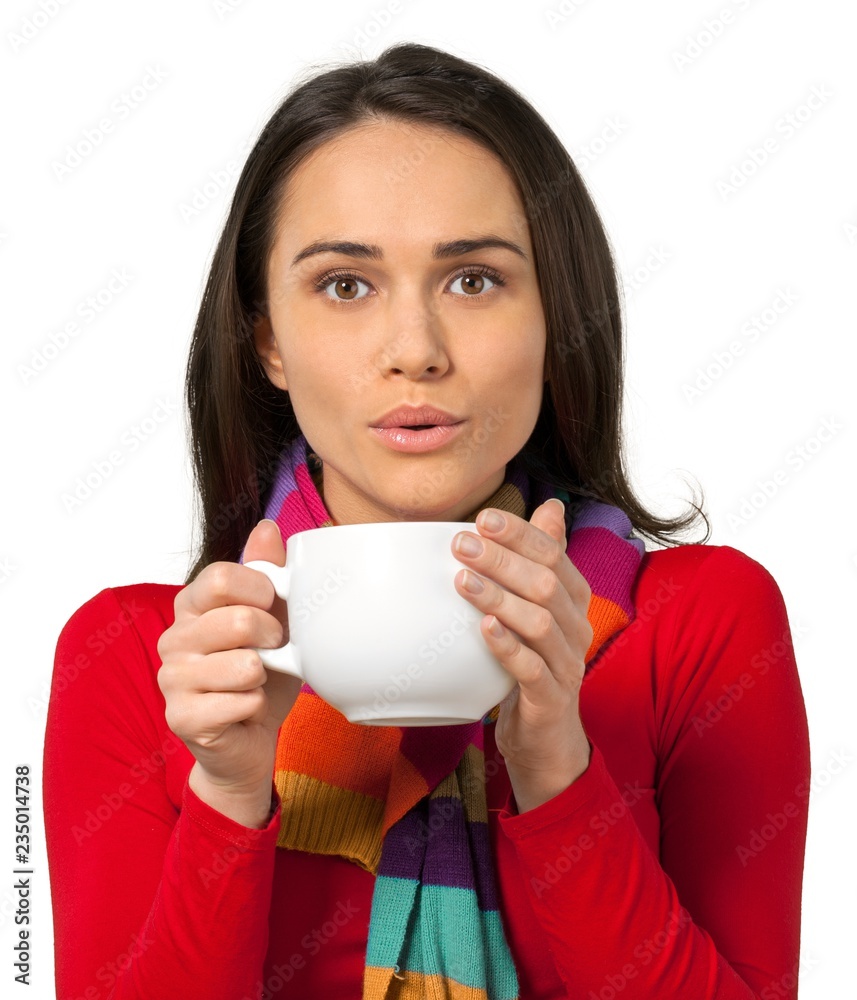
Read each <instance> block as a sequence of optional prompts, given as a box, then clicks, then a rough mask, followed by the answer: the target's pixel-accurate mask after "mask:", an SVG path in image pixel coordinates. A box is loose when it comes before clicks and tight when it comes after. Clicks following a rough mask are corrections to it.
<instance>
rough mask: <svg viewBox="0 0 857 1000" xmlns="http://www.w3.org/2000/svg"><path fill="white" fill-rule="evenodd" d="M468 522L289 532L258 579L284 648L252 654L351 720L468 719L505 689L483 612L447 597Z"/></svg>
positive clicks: (507, 677)
mask: <svg viewBox="0 0 857 1000" xmlns="http://www.w3.org/2000/svg"><path fill="white" fill-rule="evenodd" d="M459 531H472V532H475V533H477V534H478V531H477V529H476V525H475V524H473V523H472V522H469V521H462V522H459V521H393V522H387V521H384V522H371V523H368V524H341V525H329V526H327V527H324V528H312V529H309V530H307V531H298V532H295V534H293V535H291V536H290V537H289V539H288V541H287V544H286V565H285V566H277V565H275V564H274V563H271V562H267V561H266V560H262V559H256V560H251V561H250V562H248V563H245V565H246V566H249V567H250V568H251V569H257V570H259V571H260V572H262V573H264V574H265V575H266V576H267V577H268V578H269V579H270V580H271V582H272V583H273V585H274V589H275V590H276V592H277V594H278V595H279V596H280V597H282V598H285V600H286V602H287V607H288V624H289V642H288V643H286V645H285V646H281V647H280V648H279V649H261V648H258V647H254V648H256V651H257V652H258V653H259V655H260V657H261V658H262V662H263V663H264V664H265V666H267V667H270V668H271V669H272V670H281V671H283V672H285V673H287V674H292V675H294V676H295V677H299V678H300V679H301V680H303V681H304V682H305V683H307V684H309V685H310V687H312V689H313V690H314V691H315V692H316V693H317V694H318V695H319V696H320V697H322V698H323V699H324V700H325V701H326V702H328V703H329V704H331V705H333V707H334V708H336V709H338V710H339V711H340V712H342V714H343V715H344V716H345V717H346V718H347V719H348V721H349V722H360V723H365V724H366V725H376V726H441V725H452V724H457V723H466V722H476V721H478V720H479V719H481V718H482V717H483V716H484V715H485V713H486V712H488V711H490V710H491V709H492V708H493V707H494V706H495V705H496V704H498V703H499V702H500V701H502V700H503V698H505V697H506V695H507V694H508V693H509V692H510V691H511V690H512V688H513V687H514V685H515V681H514V679H513V678H512V675H511V674H510V673H509V672H508V671H507V670H505V669H504V668H503V667H502V666H501V664H500V662H499V660H498V659H497V658H496V657H495V656H494V654H493V653H492V652H491V651H490V649H489V648H488V645H487V644H486V642H485V639H484V638H483V637H482V633H481V632H480V629H479V622H480V621H481V619H482V617H483V614H482V612H480V611H478V610H477V609H476V608H475V607H474V606H473V605H472V604H470V602H469V601H467V600H466V598H464V597H462V596H461V595H460V594H459V593H458V592H457V591H456V589H455V584H454V582H453V578H454V577H455V575H456V573H457V572H458V571H459V570H460V569H462V568H463V566H464V563H462V562H460V561H459V560H458V559H456V558H455V556H454V555H453V553H452V549H451V545H452V539H453V537H454V536H455V535H456V534H457V533H458V532H459Z"/></svg>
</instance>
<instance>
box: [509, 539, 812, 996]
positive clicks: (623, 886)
mask: <svg viewBox="0 0 857 1000" xmlns="http://www.w3.org/2000/svg"><path fill="white" fill-rule="evenodd" d="M682 601H683V604H682V605H680V606H679V609H678V614H677V616H676V623H675V629H674V634H673V638H672V643H671V652H670V655H669V657H668V660H667V662H664V663H663V664H658V665H657V672H656V675H655V680H654V683H655V684H656V686H657V690H656V692H655V706H656V715H657V718H656V723H657V732H658V734H659V745H658V747H657V757H658V775H657V779H656V802H657V805H658V812H659V814H660V819H661V837H660V858H659V859H658V858H656V857H655V855H654V854H653V853H652V851H651V849H650V848H649V846H648V844H647V843H646V841H645V840H644V838H643V836H642V834H641V833H640V830H639V828H638V827H637V825H636V823H635V821H634V819H633V816H632V811H631V810H630V809H629V805H630V803H628V804H626V803H624V802H623V799H622V793H620V792H619V789H618V787H617V786H616V784H615V783H614V781H613V779H612V778H611V776H610V773H609V771H608V769H607V766H606V762H605V759H604V756H603V754H602V753H601V751H600V749H599V748H598V747H597V746H593V745H592V743H591V741H590V745H591V746H592V754H591V759H590V763H589V767H588V768H587V770H586V771H585V772H584V773H583V774H582V775H581V776H580V777H579V778H578V779H577V780H576V781H575V782H573V783H572V784H571V785H570V786H569V787H568V788H567V789H566V790H565V791H564V792H562V793H560V794H559V795H557V796H555V797H554V798H553V799H550V800H549V801H547V802H545V803H543V804H542V805H540V806H538V807H537V808H535V809H532V810H529V811H528V812H525V813H523V814H521V815H518V814H517V813H516V807H515V803H514V798H513V796H512V795H511V793H510V795H509V798H508V799H507V802H506V807H505V809H504V810H502V811H501V812H500V814H499V823H500V826H501V829H502V830H503V831H504V833H505V835H506V836H507V837H509V838H510V839H511V840H512V841H513V842H514V845H515V849H516V851H517V855H518V857H519V859H520V862H521V865H522V869H523V872H524V875H525V879H526V882H527V886H528V893H529V896H530V899H531V902H532V906H533V908H534V911H535V913H536V915H537V918H538V920H539V922H540V924H541V926H542V928H543V929H544V932H545V934H546V935H547V939H548V941H549V942H550V947H551V950H552V953H553V956H554V959H555V962H556V966H557V970H558V971H559V974H560V975H561V977H562V979H563V981H564V983H565V985H566V988H567V990H568V996H569V997H580V996H592V995H594V996H595V997H602V996H614V995H620V994H621V996H622V1000H634V998H646V1000H648V998H651V997H655V996H657V997H671V998H672V1000H752V998H761V1000H774V998H776V1000H784V998H786V1000H794V998H796V997H797V973H798V964H799V951H800V903H801V888H802V877H803V859H804V845H805V838H806V826H807V810H808V798H809V774H810V758H809V734H808V727H807V719H806V711H805V706H804V701H803V695H802V691H801V685H800V680H799V676H798V672H797V666H796V663H795V659H794V650H793V646H792V637H791V632H790V628H789V622H788V618H787V614H786V609H785V606H784V602H783V598H782V595H781V593H780V590H779V588H778V587H777V584H776V582H775V581H774V579H773V577H771V575H770V574H769V573H768V571H767V570H766V569H765V568H764V567H763V566H761V565H760V564H759V563H757V562H755V561H754V560H752V559H751V558H750V557H748V556H746V555H744V554H743V553H741V552H738V551H737V550H735V549H733V548H731V547H729V546H712V551H711V554H710V555H709V556H708V557H707V558H706V559H705V560H704V561H703V562H702V564H701V565H700V567H699V569H698V571H697V573H696V574H695V576H694V577H693V578H692V579H691V580H689V582H688V586H687V587H686V588H685V593H684V594H683V597H682ZM625 794H626V795H627V794H628V793H627V792H626V793H625ZM589 991H592V992H591V993H590V992H589Z"/></svg>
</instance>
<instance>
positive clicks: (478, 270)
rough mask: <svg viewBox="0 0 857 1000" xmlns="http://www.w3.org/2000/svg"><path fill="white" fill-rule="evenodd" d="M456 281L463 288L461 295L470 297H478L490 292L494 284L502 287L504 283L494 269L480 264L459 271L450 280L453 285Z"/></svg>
mask: <svg viewBox="0 0 857 1000" xmlns="http://www.w3.org/2000/svg"><path fill="white" fill-rule="evenodd" d="M486 280H487V287H486ZM457 281H460V282H461V287H462V288H463V289H464V295H463V296H461V297H463V298H470V299H476V298H480V297H482V295H483V294H486V293H488V292H490V291H491V290H492V288H494V287H495V286H501V287H502V286H503V285H504V284H505V281H503V279H502V278H501V277H500V275H499V274H497V272H496V271H494V270H493V269H491V268H487V267H483V266H482V265H479V266H478V267H470V268H466V269H464V270H462V271H459V272H458V274H457V275H456V276H455V277H454V278H453V280H452V284H453V286H454V285H455V283H456V282H457Z"/></svg>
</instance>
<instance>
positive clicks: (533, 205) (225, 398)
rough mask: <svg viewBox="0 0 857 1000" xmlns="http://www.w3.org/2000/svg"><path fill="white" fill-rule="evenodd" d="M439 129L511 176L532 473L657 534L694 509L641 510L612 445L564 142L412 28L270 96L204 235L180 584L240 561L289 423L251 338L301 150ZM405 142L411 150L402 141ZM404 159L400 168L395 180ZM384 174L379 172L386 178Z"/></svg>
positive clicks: (617, 320) (664, 536)
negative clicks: (366, 128)
mask: <svg viewBox="0 0 857 1000" xmlns="http://www.w3.org/2000/svg"><path fill="white" fill-rule="evenodd" d="M384 119H394V120H397V121H404V122H411V123H414V124H417V125H425V126H435V127H438V128H443V129H448V130H452V131H454V132H457V133H459V134H461V135H463V136H465V137H467V138H469V139H471V140H472V141H475V142H478V143H481V144H482V145H483V146H484V147H485V148H487V149H489V150H490V151H492V152H493V153H495V154H496V155H497V156H498V157H499V158H500V159H501V160H502V161H503V162H504V163H505V164H506V167H507V169H508V170H509V171H510V173H511V175H512V177H513V178H514V179H515V181H516V182H517V185H518V189H519V191H520V194H521V198H522V202H523V204H524V206H525V214H524V216H523V217H522V218H520V219H518V220H516V222H517V224H518V225H519V226H527V225H528V226H529V227H530V234H531V240H532V245H533V250H534V253H535V259H536V267H537V271H538V280H539V285H540V290H541V297H542V303H543V308H544V313H545V319H546V326H547V358H546V360H547V375H548V381H547V383H546V384H545V386H544V392H543V399H542V407H541V411H540V414H539V417H538V421H537V423H536V426H535V428H534V430H533V433H532V435H531V437H530V439H529V441H528V442H527V444H526V445H525V446H524V448H523V450H522V452H521V454H520V458H521V461H522V462H523V463H524V465H525V468H526V469H527V471H528V472H529V474H530V475H531V476H533V477H534V478H535V479H538V480H541V481H544V482H549V483H553V484H555V485H557V486H560V487H562V488H564V489H566V490H568V492H569V494H570V496H571V499H572V509H573V507H574V504H575V502H580V501H581V500H583V499H584V498H594V499H597V500H601V501H603V502H605V503H610V504H614V505H616V506H618V507H619V508H621V509H622V510H623V511H625V513H626V514H627V515H628V517H629V519H630V521H631V523H632V525H633V526H634V528H635V530H636V532H637V533H638V534H639V535H641V536H645V537H647V538H649V539H650V540H652V541H654V542H656V543H661V544H663V545H680V544H685V543H683V542H681V541H675V540H673V539H672V538H671V537H670V536H672V535H675V534H677V533H679V532H682V531H684V530H685V529H686V528H687V527H689V526H690V525H691V524H693V523H694V521H695V520H696V519H697V517H702V518H703V520H704V521H705V524H706V529H707V530H706V534H705V537H704V538H703V539H702V541H703V542H705V541H707V539H708V537H709V534H710V525H709V523H708V519H707V517H706V516H705V514H704V512H703V511H702V509H701V508H700V507H698V506H697V505H696V503H695V502H693V501H691V507H692V508H693V509H692V510H691V511H688V512H687V513H686V514H684V515H683V516H681V517H674V518H671V519H667V518H662V517H658V516H656V515H655V514H652V513H650V512H649V511H648V510H646V509H645V508H644V506H643V504H642V503H641V501H640V500H639V499H638V498H637V497H636V496H635V494H634V492H633V490H632V489H631V486H630V484H629V482H628V477H627V474H626V470H625V467H624V460H623V442H622V437H621V422H622V421H621V413H622V397H623V343H622V338H623V327H622V320H621V308H620V299H619V286H618V282H617V276H616V267H615V263H614V260H613V257H612V253H611V249H610V245H609V243H608V239H607V235H606V233H605V230H604V227H603V225H602V223H601V220H600V218H599V216H598V213H597V211H596V208H595V205H594V203H593V201H592V198H591V197H590V195H589V193H588V191H587V189H586V186H585V184H584V182H583V180H582V178H581V176H580V174H579V173H578V171H577V168H576V167H575V165H574V163H573V161H572V159H571V157H570V156H569V154H568V152H567V150H566V149H565V148H564V147H563V145H562V143H561V142H560V141H559V139H558V138H557V136H556V135H555V134H554V132H553V131H552V130H551V128H550V126H549V125H548V124H547V122H545V121H544V119H543V118H542V117H541V116H540V115H539V113H538V112H537V111H536V110H535V108H533V107H532V106H531V105H530V104H529V103H528V102H527V100H526V99H525V98H524V97H522V96H521V95H520V94H519V93H518V92H517V91H515V90H514V89H513V88H512V87H511V86H510V85H509V84H507V83H505V82H504V81H503V80H501V79H499V78H498V77H496V76H494V75H493V74H492V73H490V72H488V71H486V70H485V69H483V68H481V67H480V66H477V65H475V64H473V63H470V62H466V61H465V60H463V59H460V58H457V57H456V56H454V55H451V54H449V53H447V52H444V51H442V50H440V49H436V48H432V47H430V46H427V45H418V44H415V43H399V44H396V45H393V46H390V47H389V48H387V49H386V50H385V51H384V52H382V53H381V55H380V56H378V58H377V59H374V60H372V61H358V62H354V63H352V64H347V65H344V66H338V67H336V68H333V69H330V70H327V71H325V72H322V73H318V74H316V75H313V76H311V77H310V78H309V79H307V80H305V81H304V82H302V83H300V85H298V86H296V87H295V88H294V89H293V90H292V91H291V92H290V93H289V94H288V96H287V97H286V98H285V99H284V100H283V101H282V103H281V104H280V105H279V106H278V107H277V109H276V111H275V112H274V114H273V115H272V116H271V118H270V119H269V121H268V122H267V123H266V125H265V127H264V128H263V130H262V132H261V134H260V136H259V138H258V140H257V141H256V144H255V145H254V147H253V149H252V150H251V152H250V154H249V156H248V158H247V162H246V163H245V165H244V169H243V170H242V172H241V176H240V177H239V179H238V184H237V188H236V191H235V194H234V197H233V199H232V204H231V207H230V210H229V215H228V218H227V220H226V223H225V225H224V227H223V231H222V233H221V236H220V239H219V242H218V244H217V248H216V251H215V253H214V258H213V260H212V263H211V268H210V270H209V273H208V279H207V282H206V285H205V289H204V292H203V296H202V301H201V304H200V309H199V314H198V316H197V321H196V326H195V329H194V334H193V340H192V343H191V347H190V356H189V358H188V364H187V371H186V377H185V397H186V402H187V406H188V409H189V417H190V419H189V427H190V436H191V442H190V444H191V451H192V456H193V465H194V474H195V485H196V489H197V491H198V494H199V502H200V507H201V511H200V513H201V528H202V534H201V538H200V540H199V541H198V543H196V547H195V549H194V552H195V561H194V563H193V566H192V568H191V569H190V571H189V573H188V576H187V579H186V580H185V584H187V583H189V582H190V581H191V580H193V579H194V577H195V576H196V575H197V573H199V571H200V570H201V569H202V568H203V567H204V566H207V565H208V564H209V563H211V562H215V561H220V560H226V561H235V560H237V558H238V556H239V554H240V552H241V550H242V548H243V546H244V544H245V542H246V539H247V535H248V534H249V533H250V531H251V530H252V529H253V527H254V525H255V524H256V523H257V522H258V521H259V520H260V519H261V517H262V516H263V513H264V507H265V503H266V501H267V496H268V493H269V492H270V486H271V483H272V480H273V476H274V473H275V471H276V464H277V459H278V457H279V454H280V452H281V450H282V449H283V447H284V446H285V445H286V444H287V443H289V442H290V441H292V440H293V439H294V438H295V437H296V436H297V435H298V434H299V433H300V427H299V426H298V423H297V420H296V418H295V414H294V411H293V409H292V406H291V402H290V400H289V395H288V393H287V392H284V391H282V390H280V389H278V388H276V387H275V386H274V385H273V384H272V383H271V382H270V380H269V379H268V377H267V375H266V374H265V371H264V369H263V366H262V362H261V359H260V358H259V356H258V354H257V352H256V348H255V341H254V337H253V326H254V321H255V320H256V319H258V317H259V316H261V315H266V313H267V307H266V300H267V286H266V270H267V263H268V258H269V255H270V253H271V249H272V245H273V241H274V235H275V234H274V226H275V220H276V215H277V210H278V206H279V203H280V198H281V195H282V193H283V191H284V188H285V185H286V183H287V181H288V180H289V177H290V176H291V174H292V172H293V171H294V170H295V168H296V167H297V166H298V165H299V164H300V163H301V162H302V161H303V160H304V159H305V157H307V156H308V155H309V154H310V153H311V152H312V151H314V150H315V149H317V148H318V147H319V146H320V145H322V144H323V143H325V142H327V141H328V140H330V139H333V138H335V137H336V136H338V135H339V134H340V133H342V132H343V131H345V130H347V129H349V128H352V127H354V126H356V125H359V124H366V123H367V121H377V120H384ZM415 155H418V149H417V147H416V146H415ZM407 171H408V164H407V163H403V164H402V165H401V169H400V172H399V179H400V180H402V179H404V180H406V176H407ZM387 180H391V178H387Z"/></svg>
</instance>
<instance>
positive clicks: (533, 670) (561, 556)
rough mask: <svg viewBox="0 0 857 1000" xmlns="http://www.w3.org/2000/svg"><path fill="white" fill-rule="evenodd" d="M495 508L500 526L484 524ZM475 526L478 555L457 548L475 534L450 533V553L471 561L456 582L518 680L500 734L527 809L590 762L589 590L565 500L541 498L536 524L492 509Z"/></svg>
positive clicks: (499, 740) (520, 807) (514, 783)
mask: <svg viewBox="0 0 857 1000" xmlns="http://www.w3.org/2000/svg"><path fill="white" fill-rule="evenodd" d="M489 512H490V513H493V514H499V515H500V516H501V517H502V518H503V519H504V521H505V524H504V526H503V527H501V528H500V529H499V530H496V531H490V530H488V528H487V526H486V525H485V519H486V515H487V514H489ZM476 527H477V528H478V529H479V535H477V536H476V537H478V538H479V539H480V541H481V542H482V545H483V551H482V553H481V554H477V555H466V554H464V553H462V552H460V551H459V549H458V547H457V543H458V539H459V538H461V537H462V536H465V537H471V538H472V537H474V536H473V535H472V534H471V533H470V532H461V533H460V534H458V535H456V536H455V539H454V540H453V548H452V552H453V554H454V555H455V557H456V559H459V560H460V561H461V562H463V563H464V564H465V565H466V566H467V567H469V568H468V569H466V570H462V571H461V572H460V573H458V574H456V577H455V586H456V589H457V591H458V593H460V594H461V595H462V596H463V597H466V598H467V600H468V601H470V602H471V604H473V606H474V607H475V608H476V609H477V610H478V611H482V612H483V613H484V614H485V617H484V618H483V619H482V622H481V625H480V628H481V630H482V635H483V636H484V637H485V641H486V642H487V643H488V647H489V648H490V649H491V651H492V652H493V653H494V655H495V656H496V657H497V659H498V660H499V661H500V663H501V664H502V666H503V667H504V668H505V669H506V670H508V671H509V673H510V674H511V675H512V676H513V677H514V678H515V680H516V681H517V682H518V683H517V685H516V686H515V687H514V688H513V690H512V691H511V692H510V694H509V695H508V697H506V698H505V699H504V700H503V702H502V703H501V706H500V714H499V716H498V718H497V723H496V727H497V728H496V737H495V738H496V743H497V749H498V750H499V751H500V753H501V754H503V757H504V759H505V762H506V769H507V771H508V773H509V779H510V781H511V784H512V789H513V791H514V793H515V799H516V802H517V805H518V811H519V812H524V811H526V810H527V809H533V808H535V806H537V805H539V804H541V803H542V802H545V801H547V800H548V799H549V798H553V796H554V795H558V794H559V792H561V791H562V790H563V789H565V788H567V787H568V786H569V785H570V784H571V783H572V782H573V781H574V780H575V779H576V778H578V777H579V776H580V775H581V774H582V773H583V772H584V771H585V770H586V768H587V767H588V765H589V753H590V745H589V741H588V740H587V738H586V733H585V732H584V729H583V725H582V723H581V721H580V712H579V703H578V695H579V692H580V685H581V682H582V680H583V673H584V668H585V661H584V657H585V655H586V652H587V650H588V649H589V646H590V644H591V642H592V636H593V631H592V626H591V625H590V624H589V621H588V619H587V617H586V612H587V609H588V608H589V599H590V596H591V590H590V587H589V584H588V583H587V582H586V580H585V578H584V577H583V575H582V574H581V573H580V572H579V571H578V570H577V569H576V568H575V566H574V564H573V563H572V562H571V560H570V559H569V558H568V556H567V555H566V554H565V550H566V544H567V543H566V538H565V521H564V518H563V507H562V504H561V503H558V502H554V501H551V500H549V501H547V502H545V503H543V504H542V505H541V506H540V507H538V508H537V509H536V510H535V511H534V512H533V516H532V518H531V520H530V521H529V522H528V521H525V520H524V519H523V518H520V517H518V516H516V515H515V514H510V513H509V512H508V511H499V510H496V509H495V508H489V509H486V510H484V511H481V512H480V514H479V516H478V517H477V519H476ZM468 579H469V580H471V581H472V580H476V581H480V580H481V581H482V583H483V585H484V586H483V589H482V591H481V593H471V592H470V591H468V590H467V588H466V586H465V583H466V582H467V581H468ZM497 584H500V586H497ZM504 588H505V589H504ZM495 623H496V624H495ZM496 625H499V626H500V629H501V634H500V635H494V633H493V631H492V627H496Z"/></svg>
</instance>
